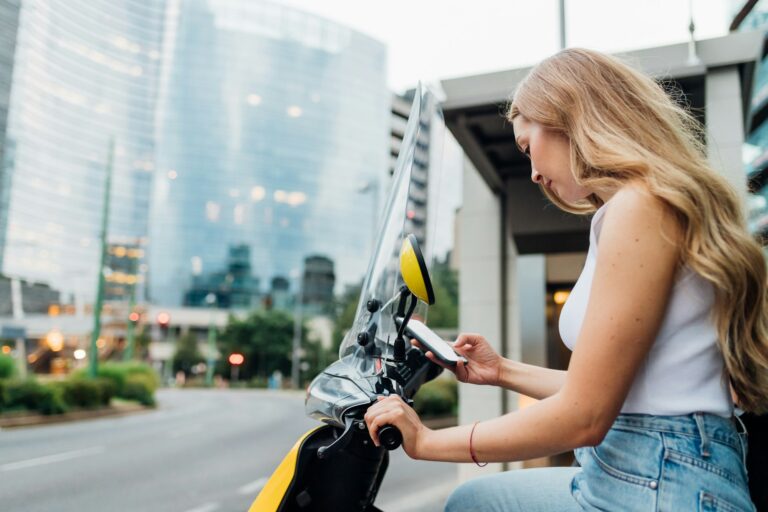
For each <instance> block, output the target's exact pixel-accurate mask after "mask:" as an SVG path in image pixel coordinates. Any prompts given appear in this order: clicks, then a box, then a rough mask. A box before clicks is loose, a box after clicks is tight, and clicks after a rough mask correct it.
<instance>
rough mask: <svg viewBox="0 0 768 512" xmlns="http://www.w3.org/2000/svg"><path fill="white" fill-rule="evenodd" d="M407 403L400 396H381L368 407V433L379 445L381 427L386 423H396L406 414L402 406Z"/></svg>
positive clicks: (366, 418) (366, 416) (374, 442)
mask: <svg viewBox="0 0 768 512" xmlns="http://www.w3.org/2000/svg"><path fill="white" fill-rule="evenodd" d="M404 406H405V404H404V403H403V401H402V400H399V399H398V397H395V396H392V397H387V398H383V397H379V401H378V402H377V403H375V404H373V405H372V406H371V407H369V408H368V411H367V412H366V413H365V423H366V425H368V434H369V435H370V436H371V439H372V440H373V444H375V445H376V446H379V429H381V428H382V427H383V426H385V425H394V423H395V421H396V420H397V419H398V418H401V417H402V416H403V414H404V411H403V410H402V407H404Z"/></svg>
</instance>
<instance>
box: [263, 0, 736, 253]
mask: <svg viewBox="0 0 768 512" xmlns="http://www.w3.org/2000/svg"><path fill="white" fill-rule="evenodd" d="M275 1H278V2H280V3H282V4H284V5H288V6H292V7H295V8H297V9H300V10H302V11H305V12H310V13H314V14H316V15H319V16H321V17H323V18H326V19H328V20H331V21H333V22H336V23H339V24H341V25H345V26H347V27H350V28H353V29H355V30H357V31H359V32H362V33H364V34H367V35H369V36H371V37H373V38H374V39H377V40H379V41H381V42H382V43H384V44H385V45H386V46H387V55H388V61H387V68H388V85H389V87H390V89H392V90H393V91H395V92H403V91H405V90H406V89H409V88H412V87H414V86H415V85H416V84H417V83H418V82H419V81H421V82H423V83H425V84H428V85H430V87H431V88H432V89H433V90H436V91H437V92H438V94H439V89H440V88H439V85H438V83H439V81H440V80H441V79H446V78H454V77H459V76H467V75H473V74H480V73H486V72H492V71H499V70H504V69H512V68H517V67H524V66H530V65H533V64H535V63H536V62H538V61H539V60H541V59H543V58H545V57H547V56H549V55H551V54H552V53H554V52H556V51H557V50H558V49H559V48H560V30H559V18H560V16H559V0H471V1H447V0H442V1H438V0H387V1H386V2H383V1H378V2H373V1H370V0H275ZM743 3H744V1H743V0H566V9H565V12H566V44H567V46H582V47H587V48H592V49H595V50H601V51H605V52H620V51H627V50H635V49H640V48H647V47H653V46H661V45H665V44H673V43H680V42H686V41H688V40H689V33H688V24H689V20H690V17H689V16H690V14H689V13H690V12H691V11H692V12H693V18H694V23H695V26H696V32H695V36H696V39H708V38H712V37H718V36H722V35H725V34H726V33H727V30H728V26H729V25H730V22H731V20H732V18H733V16H734V15H735V13H736V12H737V11H738V10H739V8H741V6H742V5H743ZM510 92H511V91H510ZM462 155H463V154H462V151H461V149H460V147H459V145H458V143H457V142H456V141H455V139H453V137H452V136H451V135H450V134H449V133H448V132H447V131H446V133H445V137H444V144H443V151H442V158H441V165H440V169H439V170H434V169H432V167H431V171H430V180H431V181H430V197H429V205H430V212H429V214H428V215H429V219H428V221H427V222H428V227H427V229H428V231H430V232H431V233H433V234H434V236H432V237H429V238H431V240H429V241H428V244H429V245H430V246H431V247H429V248H428V251H429V253H431V254H432V255H433V256H436V257H440V258H442V257H443V255H444V254H445V253H446V251H448V250H449V249H450V248H451V247H453V243H454V240H453V220H454V215H453V213H454V211H455V210H456V208H457V207H458V206H460V205H461V201H462V199H461V195H462V192H461V181H462V178H461V175H462V168H463V156H462ZM432 180H435V181H437V182H438V183H435V182H433V181H432ZM435 185H438V186H435Z"/></svg>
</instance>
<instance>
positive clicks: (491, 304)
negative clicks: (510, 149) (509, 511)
mask: <svg viewBox="0 0 768 512" xmlns="http://www.w3.org/2000/svg"><path fill="white" fill-rule="evenodd" d="M502 208H503V205H502V204H501V201H500V198H499V197H498V196H496V195H494V194H493V193H492V192H491V190H490V189H489V188H488V186H487V184H486V183H485V182H484V181H483V180H482V178H481V177H480V174H479V173H478V172H477V171H476V170H475V169H474V167H473V166H472V164H471V163H470V162H469V160H468V159H465V165H464V179H463V201H462V211H461V216H460V223H461V226H460V233H461V236H460V239H459V241H458V245H459V251H458V252H459V255H460V256H459V257H460V259H459V268H460V269H461V272H460V273H459V297H460V299H459V300H460V304H459V330H460V331H461V332H476V333H479V334H482V335H483V336H485V337H486V338H487V339H488V341H489V342H490V343H491V345H492V346H493V347H494V348H495V349H496V350H497V351H498V352H500V353H503V350H502V341H503V338H504V337H506V341H507V343H506V344H507V347H511V348H513V349H511V350H510V351H513V350H515V349H514V347H517V346H518V345H519V340H518V338H519V337H518V336H517V335H516V334H515V329H516V328H517V324H518V323H517V322H516V318H517V312H516V310H515V307H514V304H516V301H515V300H514V297H515V295H516V290H515V289H514V287H512V286H509V283H510V282H514V278H515V277H514V276H515V272H514V265H512V264H510V263H515V262H516V259H517V258H516V252H515V250H514V244H513V243H512V242H511V240H510V238H509V237H508V236H507V237H502ZM502 243H507V247H506V255H507V258H506V259H507V268H506V269H503V268H502V257H503V254H504V251H502V245H501V244H502ZM504 274H506V283H507V285H506V286H504V285H503V283H502V281H503V278H504ZM504 291H506V295H507V301H506V302H507V304H506V306H507V307H506V309H504V304H503V301H502V300H501V296H502V293H503V292H504ZM502 315H505V316H506V318H505V319H503V318H502ZM503 330H506V333H504V336H502V332H503ZM505 402H506V407H505ZM515 405H516V398H515V397H514V396H511V394H508V396H506V397H504V393H503V392H502V390H501V389H500V388H496V387H490V386H476V385H470V384H460V385H459V423H460V424H471V423H474V422H475V421H482V420H486V419H491V418H495V417H498V416H500V415H502V414H503V413H504V412H505V408H506V409H507V410H511V409H512V408H514V407H515ZM467 441H469V440H467ZM467 449H469V444H467ZM502 469H504V465H503V464H489V465H488V466H487V467H485V468H483V469H480V468H478V467H477V466H475V465H472V464H462V465H460V466H459V479H460V480H461V481H464V480H467V479H469V478H472V477H475V476H478V475H480V474H488V473H492V472H494V471H501V470H502Z"/></svg>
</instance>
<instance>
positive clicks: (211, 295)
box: [205, 293, 216, 388]
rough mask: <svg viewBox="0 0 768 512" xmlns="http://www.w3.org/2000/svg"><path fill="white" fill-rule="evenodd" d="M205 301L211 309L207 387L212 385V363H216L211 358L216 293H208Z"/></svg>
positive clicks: (214, 345)
mask: <svg viewBox="0 0 768 512" xmlns="http://www.w3.org/2000/svg"><path fill="white" fill-rule="evenodd" d="M205 303H206V304H207V305H208V307H209V308H210V309H211V311H210V319H209V321H208V358H207V361H206V366H205V385H206V386H207V387H209V388H210V387H212V386H213V370H214V367H213V365H214V364H216V360H215V359H214V358H213V355H214V353H215V352H216V325H215V323H214V319H213V315H214V309H213V308H214V307H215V306H216V294H215V293H209V294H208V295H206V296H205Z"/></svg>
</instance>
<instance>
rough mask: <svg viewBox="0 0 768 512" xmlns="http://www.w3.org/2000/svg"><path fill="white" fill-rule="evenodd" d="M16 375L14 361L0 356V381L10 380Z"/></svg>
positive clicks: (3, 355)
mask: <svg viewBox="0 0 768 512" xmlns="http://www.w3.org/2000/svg"><path fill="white" fill-rule="evenodd" d="M14 373H16V361H14V360H13V358H12V357H11V356H7V355H5V354H0V379H10V378H11V377H13V374H14Z"/></svg>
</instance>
